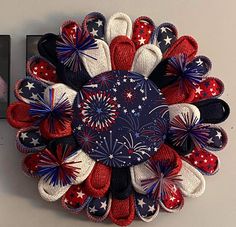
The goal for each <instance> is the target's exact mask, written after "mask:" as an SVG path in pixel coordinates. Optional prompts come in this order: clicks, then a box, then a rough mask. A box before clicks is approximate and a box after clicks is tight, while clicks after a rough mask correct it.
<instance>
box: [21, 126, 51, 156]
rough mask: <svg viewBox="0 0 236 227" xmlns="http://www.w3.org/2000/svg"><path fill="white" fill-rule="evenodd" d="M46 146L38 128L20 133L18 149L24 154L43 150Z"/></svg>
mask: <svg viewBox="0 0 236 227" xmlns="http://www.w3.org/2000/svg"><path fill="white" fill-rule="evenodd" d="M46 144H47V142H46V140H45V139H44V138H43V137H42V135H41V133H40V131H39V128H37V127H32V128H29V129H26V130H23V131H20V132H19V133H18V135H17V147H18V149H19V150H20V151H21V152H23V153H28V152H35V151H39V150H43V149H44V148H45V147H46Z"/></svg>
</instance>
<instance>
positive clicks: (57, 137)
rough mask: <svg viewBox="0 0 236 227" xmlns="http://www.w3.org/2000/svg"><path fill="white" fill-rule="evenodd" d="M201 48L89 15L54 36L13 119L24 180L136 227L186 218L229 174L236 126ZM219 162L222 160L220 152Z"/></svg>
mask: <svg viewBox="0 0 236 227" xmlns="http://www.w3.org/2000/svg"><path fill="white" fill-rule="evenodd" d="M197 49H198V45H197V43H196V41H195V40H194V39H193V38H192V37H190V36H182V37H180V38H178V35H177V30H176V28H175V26H174V25H172V24H170V23H164V24H161V25H159V26H158V27H155V25H154V23H153V21H152V20H151V19H150V18H148V17H139V18H138V19H136V20H135V21H134V23H133V24H132V21H131V19H130V18H129V17H128V16H127V15H126V14H123V13H116V14H114V15H113V16H111V17H110V18H109V20H108V21H106V19H105V17H104V16H103V15H102V14H100V13H90V14H89V15H87V16H86V17H85V19H84V21H83V23H82V25H81V26H80V25H79V24H78V23H77V22H75V21H66V22H65V23H64V24H63V25H62V26H61V28H60V32H59V35H56V34H52V33H49V34H45V35H43V36H42V38H41V39H40V41H39V43H38V50H39V53H40V56H35V57H33V58H31V59H30V60H29V61H28V63H27V77H26V78H24V79H21V80H19V81H18V82H17V83H16V86H15V96H16V97H17V99H18V101H17V102H15V103H13V104H11V105H10V106H9V108H8V111H7V117H8V121H9V123H10V124H11V125H12V126H13V127H15V128H18V129H19V131H18V133H17V136H16V145H17V148H18V150H19V151H21V152H22V153H25V154H26V156H25V157H24V160H23V170H24V172H25V173H26V174H28V175H30V176H33V177H36V178H38V179H39V183H38V190H39V193H40V195H41V197H42V198H43V199H45V200H47V201H50V202H52V201H56V200H59V199H61V202H62V205H63V207H64V208H66V209H67V210H69V211H70V212H72V213H75V214H78V213H80V212H81V211H82V210H85V212H86V214H87V215H88V217H89V218H91V219H92V220H94V221H103V220H104V219H106V218H107V217H109V218H110V219H111V221H112V222H113V223H115V224H117V225H121V226H126V225H129V224H130V223H131V222H132V221H133V220H134V218H135V214H136V215H137V217H139V218H140V219H141V220H143V221H145V222H149V221H152V220H153V219H154V218H155V217H157V215H158V213H159V209H160V208H162V209H163V210H165V211H167V212H175V211H178V210H180V209H181V208H182V207H183V204H184V197H192V198H195V197H198V196H200V195H202V194H203V192H204V190H205V178H204V176H203V175H213V174H215V173H216V172H217V171H218V169H219V159H218V158H217V156H216V155H215V154H214V152H215V151H218V150H221V149H222V148H224V147H225V145H226V142H227V136H226V133H225V131H224V130H223V129H222V128H221V127H219V126H218V125H217V124H218V123H221V122H223V121H224V120H225V119H226V118H227V117H228V115H229V106H228V105H227V103H225V102H224V101H223V100H221V99H219V98H218V97H219V96H220V95H221V94H222V93H223V91H224V86H223V83H222V81H221V80H219V79H217V78H215V77H207V75H208V73H209V71H210V69H211V62H210V60H209V59H208V58H207V57H205V56H196V54H197ZM210 151H212V152H210Z"/></svg>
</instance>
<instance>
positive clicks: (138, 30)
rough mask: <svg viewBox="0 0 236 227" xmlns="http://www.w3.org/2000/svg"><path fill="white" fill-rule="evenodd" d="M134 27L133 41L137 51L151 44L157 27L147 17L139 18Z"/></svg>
mask: <svg viewBox="0 0 236 227" xmlns="http://www.w3.org/2000/svg"><path fill="white" fill-rule="evenodd" d="M133 26H134V28H133V37H132V40H133V42H134V44H135V47H136V49H138V48H139V47H141V46H142V45H144V44H147V43H149V41H150V38H151V36H152V33H153V30H154V28H155V26H154V23H153V22H152V20H151V19H150V18H147V17H140V18H138V19H137V20H135V22H134V25H133Z"/></svg>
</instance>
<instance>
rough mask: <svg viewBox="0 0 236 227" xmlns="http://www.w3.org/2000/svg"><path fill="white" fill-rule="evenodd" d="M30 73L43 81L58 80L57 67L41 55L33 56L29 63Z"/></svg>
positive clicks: (28, 69)
mask: <svg viewBox="0 0 236 227" xmlns="http://www.w3.org/2000/svg"><path fill="white" fill-rule="evenodd" d="M27 71H28V74H29V75H30V76H32V77H34V78H36V79H40V80H43V81H50V82H57V77H56V68H55V67H54V66H53V65H52V64H50V63H49V62H48V61H46V60H45V59H43V58H40V57H33V58H31V59H30V60H29V61H28V64H27Z"/></svg>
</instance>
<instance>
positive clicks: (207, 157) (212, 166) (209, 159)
mask: <svg viewBox="0 0 236 227" xmlns="http://www.w3.org/2000/svg"><path fill="white" fill-rule="evenodd" d="M185 158H186V160H187V161H188V162H190V163H191V164H192V165H193V166H195V167H196V168H197V169H199V170H200V171H201V172H203V173H204V174H207V175H212V174H215V173H216V172H217V170H218V164H219V160H218V158H217V156H215V155H214V154H212V153H210V152H208V151H206V150H204V149H199V148H197V149H194V150H193V151H192V152H191V153H190V154H188V155H187V156H186V157H185Z"/></svg>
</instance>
